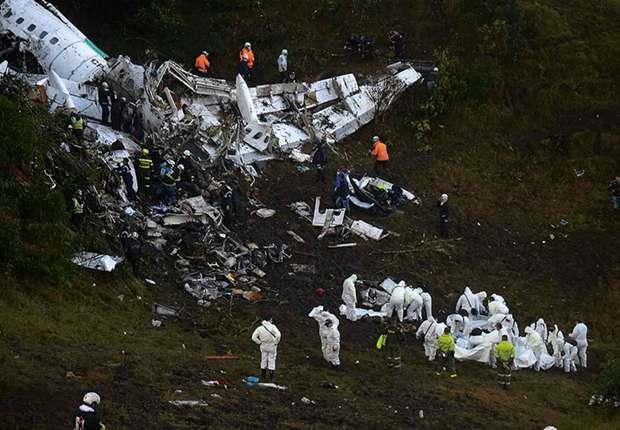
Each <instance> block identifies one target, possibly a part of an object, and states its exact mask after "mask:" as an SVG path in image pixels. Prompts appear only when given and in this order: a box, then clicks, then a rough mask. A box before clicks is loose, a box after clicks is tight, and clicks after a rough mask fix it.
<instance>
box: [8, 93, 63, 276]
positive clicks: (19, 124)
mask: <svg viewBox="0 0 620 430" xmlns="http://www.w3.org/2000/svg"><path fill="white" fill-rule="evenodd" d="M37 115H45V119H49V117H47V115H48V114H47V113H46V112H40V111H37V109H34V108H33V107H32V106H31V105H30V104H29V102H28V101H26V100H25V99H22V98H20V97H6V96H0V270H2V271H3V272H4V273H9V274H10V273H13V274H15V273H20V274H26V275H29V276H34V277H37V278H45V280H47V281H50V282H53V283H58V282H62V281H64V280H68V279H69V278H70V276H71V274H72V273H73V270H72V269H73V268H72V265H71V263H70V260H69V258H70V255H71V251H72V248H73V235H72V233H71V230H70V229H69V215H68V213H67V209H66V207H65V201H64V197H63V195H62V194H61V193H60V192H59V191H57V190H54V191H50V189H49V186H48V185H47V184H46V182H45V176H44V174H43V169H44V168H43V161H42V160H46V157H45V154H46V151H47V142H46V141H44V140H43V139H42V138H41V136H39V134H38V131H37V130H38V128H37V127H36V125H35V124H37V123H39V122H38V120H37Z"/></svg>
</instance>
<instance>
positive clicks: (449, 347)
mask: <svg viewBox="0 0 620 430" xmlns="http://www.w3.org/2000/svg"><path fill="white" fill-rule="evenodd" d="M454 347H455V344H454V338H453V337H452V335H450V327H446V328H444V330H443V334H442V335H441V336H438V337H437V349H438V350H439V358H440V359H441V365H440V369H439V370H440V371H444V372H445V371H446V369H449V370H450V372H452V373H451V374H450V377H451V378H454V377H456V368H455V366H454V349H455V348H454ZM437 374H439V372H437Z"/></svg>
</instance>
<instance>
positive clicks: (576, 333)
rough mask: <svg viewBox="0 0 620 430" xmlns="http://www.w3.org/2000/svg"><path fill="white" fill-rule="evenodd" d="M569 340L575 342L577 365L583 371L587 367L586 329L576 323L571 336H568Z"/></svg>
mask: <svg viewBox="0 0 620 430" xmlns="http://www.w3.org/2000/svg"><path fill="white" fill-rule="evenodd" d="M568 337H569V338H570V339H573V340H575V342H577V350H578V353H579V365H580V366H581V367H583V368H584V369H585V368H587V367H588V327H587V326H586V325H585V324H584V323H583V322H580V321H578V322H577V324H576V325H575V328H573V331H572V332H571V334H569V335H568Z"/></svg>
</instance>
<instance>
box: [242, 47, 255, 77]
mask: <svg viewBox="0 0 620 430" xmlns="http://www.w3.org/2000/svg"><path fill="white" fill-rule="evenodd" d="M244 56H245V57H247V60H248V69H249V70H250V77H252V74H253V71H254V51H252V44H251V43H250V42H245V44H244V45H243V49H242V50H241V52H239V60H241V61H243V57H244Z"/></svg>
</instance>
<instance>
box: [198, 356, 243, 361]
mask: <svg viewBox="0 0 620 430" xmlns="http://www.w3.org/2000/svg"><path fill="white" fill-rule="evenodd" d="M238 358H239V357H238V356H236V355H207V356H206V357H205V359H206V360H207V361H221V360H236V359H238Z"/></svg>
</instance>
